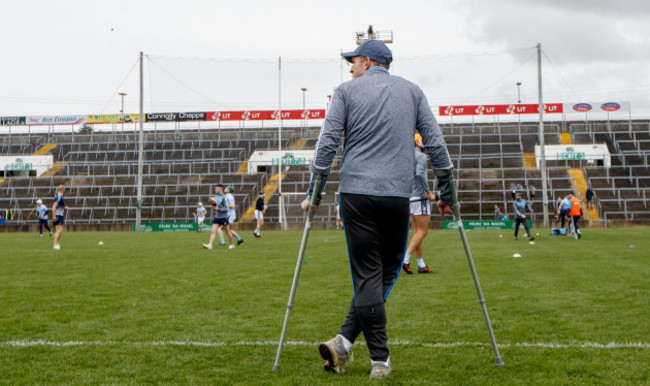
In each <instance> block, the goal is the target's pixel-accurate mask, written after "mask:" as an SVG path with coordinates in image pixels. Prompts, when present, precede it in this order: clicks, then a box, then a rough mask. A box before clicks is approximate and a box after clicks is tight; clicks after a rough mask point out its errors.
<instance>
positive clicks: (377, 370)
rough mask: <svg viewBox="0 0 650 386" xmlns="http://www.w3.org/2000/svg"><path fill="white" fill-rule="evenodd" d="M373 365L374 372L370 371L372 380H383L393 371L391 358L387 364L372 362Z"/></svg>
mask: <svg viewBox="0 0 650 386" xmlns="http://www.w3.org/2000/svg"><path fill="white" fill-rule="evenodd" d="M370 362H371V363H372V370H370V378H383V377H385V376H387V375H388V374H390V373H391V371H393V369H392V368H391V367H390V358H389V359H388V360H387V361H386V362H379V361H370Z"/></svg>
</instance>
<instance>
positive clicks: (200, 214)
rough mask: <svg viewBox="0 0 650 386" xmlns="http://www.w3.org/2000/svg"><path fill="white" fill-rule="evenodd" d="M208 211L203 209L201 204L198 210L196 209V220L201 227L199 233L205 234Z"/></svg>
mask: <svg viewBox="0 0 650 386" xmlns="http://www.w3.org/2000/svg"><path fill="white" fill-rule="evenodd" d="M207 212H208V211H207V210H206V209H205V208H204V207H203V203H202V202H199V206H198V208H196V212H194V213H193V214H194V218H195V219H196V223H197V224H198V226H199V229H198V230H197V232H203V222H204V221H205V214H206V213H207Z"/></svg>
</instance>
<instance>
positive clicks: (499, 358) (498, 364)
mask: <svg viewBox="0 0 650 386" xmlns="http://www.w3.org/2000/svg"><path fill="white" fill-rule="evenodd" d="M505 365H506V364H505V363H503V359H501V357H498V358H497V367H504V366H505ZM274 368H275V367H274Z"/></svg>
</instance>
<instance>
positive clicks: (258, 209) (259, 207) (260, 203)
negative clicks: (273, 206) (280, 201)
mask: <svg viewBox="0 0 650 386" xmlns="http://www.w3.org/2000/svg"><path fill="white" fill-rule="evenodd" d="M264 212H266V205H265V204H264V192H260V196H259V197H257V201H255V220H257V227H255V231H253V236H255V237H257V238H260V237H262V235H261V234H260V230H262V225H264Z"/></svg>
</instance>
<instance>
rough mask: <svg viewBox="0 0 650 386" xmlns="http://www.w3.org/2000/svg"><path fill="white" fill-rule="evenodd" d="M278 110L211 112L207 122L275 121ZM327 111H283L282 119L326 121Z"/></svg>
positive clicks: (277, 116)
mask: <svg viewBox="0 0 650 386" xmlns="http://www.w3.org/2000/svg"><path fill="white" fill-rule="evenodd" d="M279 115H280V114H279V112H278V110H245V111H209V112H208V113H207V116H206V121H273V120H276V119H280V117H279ZM324 118H325V110H282V119H294V120H301V119H324Z"/></svg>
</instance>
